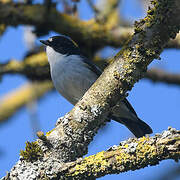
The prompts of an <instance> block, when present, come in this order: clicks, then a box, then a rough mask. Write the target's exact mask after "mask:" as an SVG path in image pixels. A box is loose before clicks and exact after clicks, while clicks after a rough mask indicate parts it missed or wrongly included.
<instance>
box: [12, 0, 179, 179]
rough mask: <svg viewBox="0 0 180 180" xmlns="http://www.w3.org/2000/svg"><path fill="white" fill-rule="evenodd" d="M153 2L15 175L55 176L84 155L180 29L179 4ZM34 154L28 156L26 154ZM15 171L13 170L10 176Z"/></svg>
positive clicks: (174, 2) (36, 144) (159, 0)
mask: <svg viewBox="0 0 180 180" xmlns="http://www.w3.org/2000/svg"><path fill="white" fill-rule="evenodd" d="M153 3H154V7H153V8H152V9H150V10H149V11H148V14H147V16H146V18H144V19H143V20H141V21H140V22H138V23H136V27H135V34H134V35H133V37H132V39H131V40H130V41H129V42H128V43H127V45H126V46H125V47H124V48H123V49H122V50H121V51H120V52H119V53H118V54H117V55H116V56H115V57H114V59H113V61H112V63H111V64H110V65H109V66H108V67H107V68H106V69H105V71H104V72H103V74H102V75H101V76H100V78H99V79H98V80H97V81H96V82H95V83H94V84H93V85H92V87H91V88H90V89H89V90H88V91H87V92H86V93H85V95H84V96H83V98H82V99H81V100H80V101H79V102H78V103H77V104H76V106H75V107H74V108H73V109H72V111H71V112H69V113H68V114H66V115H65V116H64V117H63V118H61V120H60V121H59V124H58V126H57V127H56V128H55V129H53V130H52V131H51V132H50V133H48V135H47V136H46V138H44V137H43V139H44V140H43V142H42V141H38V142H36V143H33V147H35V148H34V149H32V148H29V151H27V152H26V153H25V156H24V158H25V157H26V162H24V163H21V162H22V161H20V162H18V164H17V167H18V170H20V167H22V169H23V172H22V171H18V172H20V173H19V174H21V176H22V175H25V177H26V175H27V174H26V173H27V172H28V173H30V174H28V175H27V176H28V177H30V176H31V177H32V176H33V177H39V174H38V172H37V171H36V170H35V171H31V170H30V171H29V170H28V169H29V168H31V169H32V166H33V167H34V166H35V167H36V169H38V168H40V169H41V172H42V171H46V175H47V176H48V177H49V178H51V177H54V174H57V173H56V172H57V168H58V167H57V163H63V162H67V161H73V160H75V159H76V158H78V157H81V156H83V155H84V154H85V153H87V146H88V144H89V143H90V142H91V141H92V139H93V137H94V135H95V133H96V132H97V130H98V129H99V128H100V126H101V125H102V124H103V123H104V122H105V121H106V118H107V116H108V115H109V114H110V111H111V110H112V108H113V107H114V106H115V105H116V104H117V103H118V102H119V101H120V100H122V99H123V98H124V97H125V96H126V92H127V91H128V90H131V88H132V87H133V85H134V84H135V83H136V82H137V81H138V80H139V79H140V78H141V77H142V74H143V73H144V71H146V69H147V66H148V65H149V64H150V63H151V62H152V60H153V59H154V58H157V57H159V55H160V53H161V52H162V50H163V48H164V46H165V45H166V43H167V42H168V41H169V39H170V38H174V37H175V36H176V34H177V32H178V31H179V29H180V24H179V22H180V9H178V7H180V6H179V4H180V1H179V0H172V1H164V0H157V1H153ZM142 148H143V147H142ZM33 150H34V151H33ZM32 151H33V156H32V157H31V156H29V152H32ZM34 152H36V153H35V154H34ZM23 154H24V153H23ZM28 157H30V158H29V159H28ZM28 160H29V161H30V162H28ZM31 161H33V162H31ZM44 162H48V164H50V165H53V168H49V167H48V168H47V169H46V168H44V166H45V164H44ZM42 163H43V165H42ZM42 166H43V168H41V167H42ZM26 168H27V171H25V169H26ZM15 170H16V167H14V168H13V169H12V171H11V173H12V174H13V173H14V172H15ZM21 172H22V173H21ZM47 176H46V177H47ZM26 179H28V178H26Z"/></svg>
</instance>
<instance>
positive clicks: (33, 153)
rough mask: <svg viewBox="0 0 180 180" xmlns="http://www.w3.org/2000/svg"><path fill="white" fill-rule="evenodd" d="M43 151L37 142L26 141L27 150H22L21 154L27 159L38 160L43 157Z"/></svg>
mask: <svg viewBox="0 0 180 180" xmlns="http://www.w3.org/2000/svg"><path fill="white" fill-rule="evenodd" d="M42 155H43V152H42V150H41V148H40V146H39V145H38V143H37V142H28V141H27V142H26V147H25V150H24V151H23V150H21V151H20V156H22V157H23V159H25V160H26V161H30V162H32V161H36V160H37V159H39V158H40V157H42Z"/></svg>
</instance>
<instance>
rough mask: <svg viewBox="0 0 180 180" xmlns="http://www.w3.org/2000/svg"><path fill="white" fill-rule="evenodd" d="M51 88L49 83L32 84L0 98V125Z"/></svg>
mask: <svg viewBox="0 0 180 180" xmlns="http://www.w3.org/2000/svg"><path fill="white" fill-rule="evenodd" d="M52 88H53V85H52V82H51V81H48V80H46V81H42V82H33V83H31V84H26V85H23V86H22V87H20V88H18V89H16V90H15V91H13V92H11V93H9V94H8V95H7V96H3V97H1V98H0V123H1V122H3V121H5V120H6V119H8V118H9V117H11V116H12V115H13V114H14V113H15V112H17V110H19V109H20V108H21V107H23V106H24V105H25V104H27V103H29V102H30V101H32V100H34V99H39V98H40V97H41V96H42V95H43V94H45V93H46V92H48V91H49V90H51V89H52Z"/></svg>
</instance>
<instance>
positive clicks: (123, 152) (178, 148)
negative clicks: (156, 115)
mask: <svg viewBox="0 0 180 180" xmlns="http://www.w3.org/2000/svg"><path fill="white" fill-rule="evenodd" d="M165 159H173V160H175V161H178V160H179V159H180V131H179V130H178V131H177V130H176V129H174V128H168V130H166V131H163V133H162V134H157V135H155V136H154V137H151V138H149V137H142V138H139V139H136V138H131V139H128V140H127V141H123V142H121V143H120V145H119V146H113V147H112V148H110V149H109V150H107V151H102V152H99V153H97V154H96V155H92V156H89V157H86V158H84V159H78V160H76V161H74V162H70V163H65V164H61V163H60V162H59V161H55V164H56V166H54V164H49V162H48V161H45V162H42V161H38V162H36V163H34V164H33V163H28V162H26V161H25V160H23V159H20V160H19V162H18V163H17V164H16V166H15V167H14V168H13V169H12V170H11V172H10V174H9V177H8V179H11V178H13V177H14V178H18V179H30V178H31V177H33V175H32V172H33V171H35V172H36V173H37V174H39V175H38V176H36V177H38V179H43V178H45V177H46V178H47V177H49V173H50V171H48V170H44V169H46V168H47V169H51V168H52V169H54V173H55V174H54V175H53V174H52V176H51V177H50V178H48V179H61V180H63V179H69V180H71V179H78V180H80V179H95V178H98V177H102V176H105V175H107V174H119V173H122V172H126V171H129V170H137V169H141V168H144V167H147V166H149V165H151V166H152V165H157V164H159V162H160V161H162V160H165ZM37 164H39V166H38V167H37ZM29 169H31V171H28V170H29ZM17 174H18V176H17ZM4 179H5V178H4ZM4 179H3V180H4Z"/></svg>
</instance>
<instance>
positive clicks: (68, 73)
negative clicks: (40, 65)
mask: <svg viewBox="0 0 180 180" xmlns="http://www.w3.org/2000/svg"><path fill="white" fill-rule="evenodd" d="M46 53H47V56H48V61H49V63H50V68H51V77H52V80H53V83H54V86H55V87H56V89H57V90H58V91H59V93H60V94H61V95H62V96H64V97H65V98H66V99H67V100H68V101H70V102H71V103H72V104H76V103H77V101H78V100H79V99H80V98H81V97H82V96H83V95H84V93H85V92H86V91H87V90H88V89H89V87H90V86H91V85H92V84H93V83H94V82H95V81H96V79H97V78H98V76H97V75H96V74H95V73H94V72H93V71H92V70H90V69H89V68H88V67H87V64H85V63H84V62H83V61H82V60H81V59H80V56H78V55H69V56H66V55H63V54H60V53H57V52H56V51H54V50H53V49H52V48H51V47H47V49H46Z"/></svg>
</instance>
